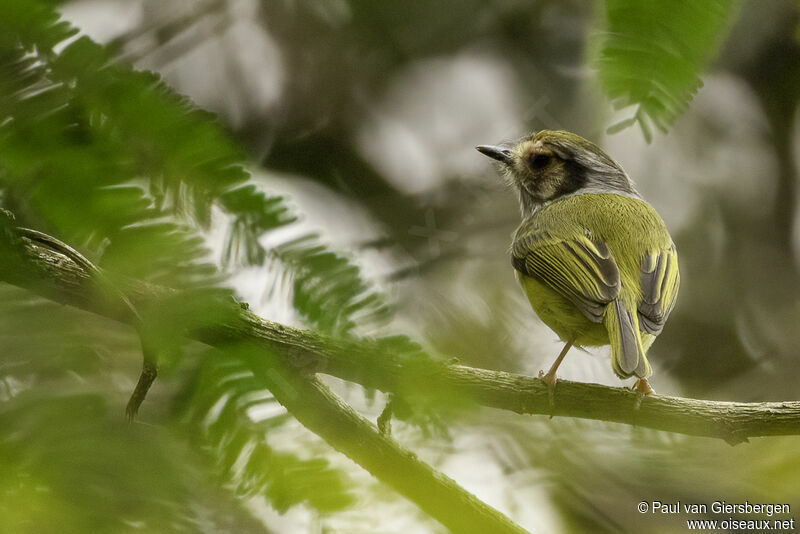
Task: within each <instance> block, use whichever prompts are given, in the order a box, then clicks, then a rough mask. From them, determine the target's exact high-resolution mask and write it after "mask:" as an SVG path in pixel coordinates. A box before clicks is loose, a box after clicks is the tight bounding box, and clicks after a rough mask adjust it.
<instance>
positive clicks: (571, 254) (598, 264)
mask: <svg viewBox="0 0 800 534" xmlns="http://www.w3.org/2000/svg"><path fill="white" fill-rule="evenodd" d="M512 263H513V265H514V268H515V269H517V270H518V271H520V272H521V273H523V274H525V275H527V276H530V277H532V278H535V279H536V280H538V281H539V282H541V283H543V284H545V285H547V286H549V287H551V288H552V289H553V290H555V291H556V292H557V293H559V294H560V295H562V296H564V297H565V298H566V299H568V300H569V301H570V302H572V303H573V304H574V305H575V306H576V307H577V308H578V309H579V310H580V311H581V313H582V314H583V315H584V316H585V317H586V318H587V319H589V320H590V321H592V322H595V323H601V322H602V321H603V313H604V311H605V308H606V305H607V304H608V303H609V302H611V301H612V300H614V299H615V298H616V297H617V295H619V289H620V281H619V268H618V267H617V262H616V261H615V260H614V257H613V255H612V254H611V251H610V250H609V248H608V246H606V244H605V243H603V242H598V241H593V240H589V239H588V238H585V239H569V240H561V239H556V238H552V237H551V236H549V235H548V234H546V233H540V234H533V235H527V236H525V237H522V238H519V239H517V240H516V241H515V242H514V244H513V247H512ZM576 273H581V276H576Z"/></svg>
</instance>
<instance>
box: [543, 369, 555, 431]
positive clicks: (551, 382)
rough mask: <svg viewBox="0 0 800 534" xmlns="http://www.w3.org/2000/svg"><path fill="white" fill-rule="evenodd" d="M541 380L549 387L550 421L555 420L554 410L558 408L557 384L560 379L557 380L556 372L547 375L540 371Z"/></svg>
mask: <svg viewBox="0 0 800 534" xmlns="http://www.w3.org/2000/svg"><path fill="white" fill-rule="evenodd" d="M539 378H540V379H541V380H542V382H544V383H545V385H546V386H547V404H549V405H550V412H551V413H550V419H552V418H553V414H552V411H553V408H555V407H556V382H557V381H558V379H557V378H556V374H555V373H554V372H552V370H551V371H549V372H547V373H545V372H544V371H539Z"/></svg>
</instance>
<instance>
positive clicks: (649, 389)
mask: <svg viewBox="0 0 800 534" xmlns="http://www.w3.org/2000/svg"><path fill="white" fill-rule="evenodd" d="M633 390H634V391H636V393H641V394H642V395H655V393H656V390H654V389H653V386H651V385H650V382H648V381H647V379H646V378H640V379H639V380H637V381H636V383H635V384H634V385H633Z"/></svg>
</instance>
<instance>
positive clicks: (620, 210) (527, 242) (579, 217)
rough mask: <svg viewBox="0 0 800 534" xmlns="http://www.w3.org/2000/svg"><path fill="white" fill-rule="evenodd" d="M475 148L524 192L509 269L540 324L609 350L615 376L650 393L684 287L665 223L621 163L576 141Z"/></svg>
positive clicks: (537, 138)
mask: <svg viewBox="0 0 800 534" xmlns="http://www.w3.org/2000/svg"><path fill="white" fill-rule="evenodd" d="M478 149H479V150H480V151H481V152H483V153H484V154H486V155H488V156H490V157H493V158H494V159H497V160H499V161H501V162H502V163H503V164H504V167H505V169H506V171H507V175H508V176H509V177H510V179H511V181H512V183H513V185H514V186H516V188H517V189H518V191H519V196H520V205H521V208H522V214H523V221H522V223H521V224H520V226H519V228H518V229H517V231H516V232H515V234H514V241H513V244H512V247H511V256H512V263H513V265H514V268H515V269H516V273H517V277H518V279H519V281H520V284H521V285H522V288H523V289H524V291H525V293H526V294H527V296H528V299H529V300H530V303H531V305H532V306H533V309H534V310H535V311H536V313H537V315H538V316H539V317H540V318H541V319H542V321H543V322H544V323H545V324H547V325H548V326H549V327H550V328H552V329H553V331H555V332H556V334H558V336H559V337H560V338H561V339H562V340H564V341H565V342H567V343H568V346H569V344H573V345H577V346H579V347H586V346H601V345H607V344H610V345H611V363H612V367H613V369H614V372H615V373H616V374H617V375H618V376H620V377H621V378H625V377H629V376H634V375H635V376H637V377H639V378H640V379H641V381H643V382H644V384H646V381H644V379H646V378H647V377H648V376H649V375H650V374H651V373H652V371H651V369H650V364H649V363H648V361H647V357H646V353H647V350H648V348H649V347H650V345H651V344H652V343H653V341H654V340H655V337H656V336H657V335H658V334H659V333H660V332H661V330H662V328H663V327H664V323H665V322H666V320H667V317H668V316H669V313H670V312H671V311H672V308H673V306H674V304H675V298H676V297H677V293H678V286H679V283H680V277H679V273H678V261H677V253H676V251H675V245H674V244H673V242H672V239H671V237H670V235H669V232H668V231H667V229H666V226H665V225H664V222H663V221H662V220H661V217H660V216H659V215H658V213H656V211H655V210H654V209H653V208H652V207H651V206H650V205H649V204H648V203H647V202H645V201H644V200H643V199H642V198H641V196H640V195H639V193H638V192H637V191H636V189H635V188H634V186H633V183H632V182H631V180H630V178H628V176H627V174H625V172H624V171H623V170H622V168H621V167H620V166H619V165H618V164H617V163H616V162H614V161H613V160H612V159H611V158H610V157H608V155H606V154H605V153H604V152H603V151H602V150H600V149H599V148H598V147H597V146H595V145H593V144H592V143H590V142H589V141H586V140H585V139H583V138H581V137H579V136H577V135H575V134H572V133H569V132H562V131H550V130H544V131H541V132H539V133H538V134H534V135H531V136H529V137H526V138H524V139H523V140H521V141H520V142H519V143H517V144H515V145H514V146H513V147H509V148H505V147H491V146H482V147H479V148H478ZM564 353H565V352H563V353H562V355H561V356H560V358H559V359H558V360H557V361H556V363H555V364H554V366H553V368H552V369H551V371H550V373H548V375H551V376H550V377H549V378H550V379H551V380H552V381H553V382H554V380H555V369H556V368H557V367H558V364H559V363H560V361H561V358H563V354H564ZM646 387H647V389H648V390H649V385H647V386H646Z"/></svg>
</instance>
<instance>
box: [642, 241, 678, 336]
mask: <svg viewBox="0 0 800 534" xmlns="http://www.w3.org/2000/svg"><path fill="white" fill-rule="evenodd" d="M639 280H640V283H641V286H642V299H641V300H640V301H639V303H638V305H637V309H638V311H639V328H640V329H641V331H642V332H646V333H648V334H653V335H658V334H660V333H661V330H662V329H663V328H664V323H666V322H667V317H669V314H670V312H671V311H672V308H674V307H675V299H676V298H677V297H678V288H679V286H680V283H681V277H680V274H679V273H678V253H677V251H676V250H675V245H672V246H671V247H669V248H665V249H662V250H659V251H655V252H651V253H650V254H647V255H646V256H645V257H644V259H643V260H642V265H641V267H640V268H639Z"/></svg>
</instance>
